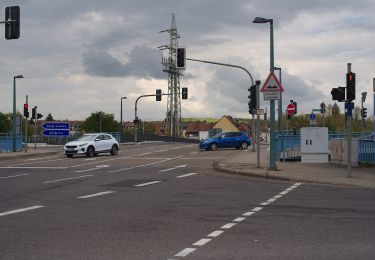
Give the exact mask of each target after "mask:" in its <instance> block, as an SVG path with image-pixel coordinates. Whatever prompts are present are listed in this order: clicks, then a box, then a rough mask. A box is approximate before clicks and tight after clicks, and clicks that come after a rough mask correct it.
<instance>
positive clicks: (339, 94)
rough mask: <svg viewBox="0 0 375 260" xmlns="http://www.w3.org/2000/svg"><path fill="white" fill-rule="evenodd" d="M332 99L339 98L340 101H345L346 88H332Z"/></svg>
mask: <svg viewBox="0 0 375 260" xmlns="http://www.w3.org/2000/svg"><path fill="white" fill-rule="evenodd" d="M331 95H332V100H337V101H339V102H342V101H345V88H344V87H338V88H333V89H332V90H331Z"/></svg>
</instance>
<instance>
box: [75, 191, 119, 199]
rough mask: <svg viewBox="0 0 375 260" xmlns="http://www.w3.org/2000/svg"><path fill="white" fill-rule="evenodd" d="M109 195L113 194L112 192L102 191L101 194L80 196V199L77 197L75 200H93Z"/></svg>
mask: <svg viewBox="0 0 375 260" xmlns="http://www.w3.org/2000/svg"><path fill="white" fill-rule="evenodd" d="M111 193H114V191H103V192H99V193H95V194H90V195H85V196H80V197H77V199H88V198H93V197H97V196H102V195H106V194H111Z"/></svg>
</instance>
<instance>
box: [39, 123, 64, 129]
mask: <svg viewBox="0 0 375 260" xmlns="http://www.w3.org/2000/svg"><path fill="white" fill-rule="evenodd" d="M42 127H43V128H44V129H59V130H62V129H65V130H69V129H70V125H69V123H66V122H46V123H44V124H43V125H42Z"/></svg>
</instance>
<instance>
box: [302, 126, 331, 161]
mask: <svg viewBox="0 0 375 260" xmlns="http://www.w3.org/2000/svg"><path fill="white" fill-rule="evenodd" d="M301 162H308V163H311V162H317V163H323V162H328V128H327V127H302V128H301Z"/></svg>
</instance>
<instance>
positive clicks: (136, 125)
mask: <svg viewBox="0 0 375 260" xmlns="http://www.w3.org/2000/svg"><path fill="white" fill-rule="evenodd" d="M170 95H172V93H169V94H164V93H163V94H157V95H156V94H150V95H142V96H139V97H138V98H137V100H136V101H135V105H134V120H135V121H134V143H135V144H136V143H137V142H138V116H137V111H138V109H137V105H138V100H140V99H141V98H143V97H156V96H170Z"/></svg>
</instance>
